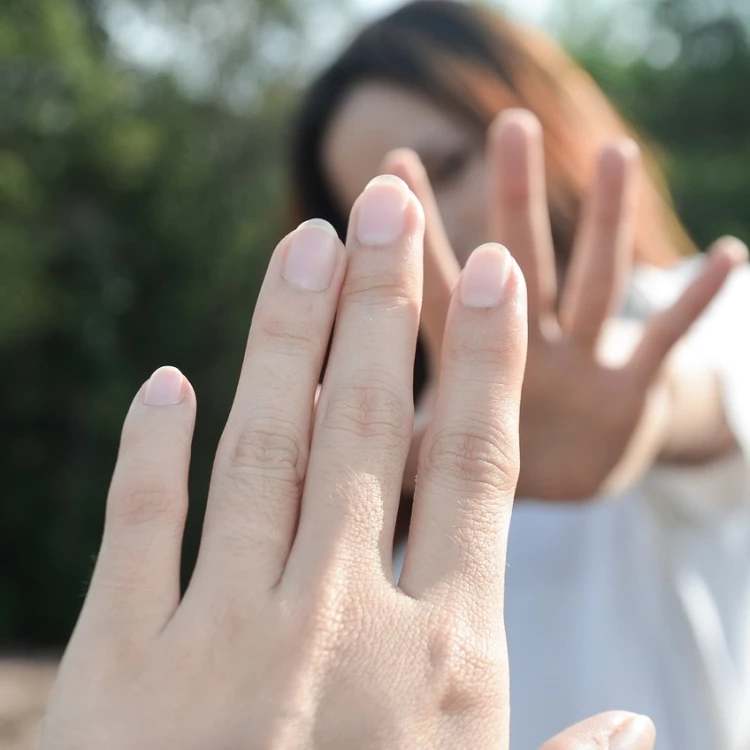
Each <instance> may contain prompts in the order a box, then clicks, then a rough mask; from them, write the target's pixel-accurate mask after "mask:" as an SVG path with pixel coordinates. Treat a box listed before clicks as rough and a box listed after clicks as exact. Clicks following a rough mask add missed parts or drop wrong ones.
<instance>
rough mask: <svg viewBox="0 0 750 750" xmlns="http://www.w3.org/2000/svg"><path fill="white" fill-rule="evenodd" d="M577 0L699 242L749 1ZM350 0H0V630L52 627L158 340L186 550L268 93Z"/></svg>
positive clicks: (736, 131) (25, 642)
mask: <svg viewBox="0 0 750 750" xmlns="http://www.w3.org/2000/svg"><path fill="white" fill-rule="evenodd" d="M610 5H611V4H610ZM594 6H597V3H596V2H594V0H591V1H590V2H586V1H585V0H569V1H568V2H566V3H562V4H561V5H560V6H559V8H558V10H557V11H556V13H555V14H554V18H553V19H552V20H551V21H550V27H551V28H552V29H553V31H554V32H555V33H556V35H557V36H558V37H559V38H560V39H562V40H563V42H564V43H565V44H566V45H567V46H568V47H569V48H570V49H571V50H572V51H573V52H574V53H575V54H576V55H577V56H578V57H579V59H581V60H582V61H583V63H584V64H585V65H586V67H587V68H588V69H589V70H590V71H591V72H592V73H593V75H594V76H595V77H596V78H597V79H598V80H599V81H600V82H601V83H602V85H603V86H604V88H605V90H606V91H607V92H608V93H609V94H610V95H611V96H613V97H614V99H615V100H616V101H617V102H618V103H619V105H620V106H621V108H622V109H623V110H624V112H625V113H626V114H627V115H628V116H630V117H631V118H632V119H633V120H634V121H635V122H636V123H637V124H639V125H640V126H641V128H642V129H643V130H644V132H645V133H646V134H647V135H648V136H649V137H650V138H651V139H652V140H653V141H655V142H656V143H658V144H660V145H661V147H662V151H661V153H662V155H663V160H664V165H665V168H666V169H667V173H668V175H669V178H670V182H671V184H672V186H673V189H674V194H675V198H676V202H677V205H678V208H679V209H680V212H681V214H682V216H683V218H684V219H685V221H686V223H687V225H688V227H689V229H690V230H691V232H692V233H693V235H694V237H695V238H696V240H697V241H698V242H699V244H701V245H703V246H704V245H706V244H708V243H709V242H710V241H711V240H712V239H714V238H715V237H716V236H718V235H720V234H724V233H734V234H737V235H739V236H740V237H742V238H743V239H745V240H746V241H748V240H750V208H749V207H750V46H749V42H748V40H749V36H748V34H749V29H750V17H749V14H748V11H749V10H750V5H747V4H746V1H745V0H737V1H736V2H734V3H732V2H730V0H723V1H721V0H712V1H711V2H709V1H708V0H648V1H645V2H642V3H632V2H631V3H627V4H626V5H623V6H622V7H620V8H615V6H614V5H612V6H611V7H610V6H607V8H608V9H607V10H605V11H600V12H597V13H594V12H593V8H594ZM622 14H626V15H627V18H628V19H629V20H628V21H627V22H623V20H622V18H623V15H622ZM354 15H355V13H354V10H353V9H350V8H349V7H347V5H346V3H342V2H340V1H339V2H337V1H336V0H213V1H212V2H206V1H205V0H3V2H2V3H0V438H1V441H0V446H1V447H2V450H0V488H2V489H1V491H2V495H1V496H0V646H3V645H4V646H6V647H11V646H12V647H15V648H18V647H29V646H33V647H40V646H57V645H59V644H61V643H63V642H64V641H65V640H66V638H67V636H68V635H69V632H70V629H71V627H72V624H73V623H74V621H75V617H76V615H77V612H78V609H79V607H80V604H81V600H82V596H83V593H84V591H85V587H86V582H87V580H88V578H89V576H90V573H91V569H92V564H93V559H94V555H95V554H96V549H97V546H98V542H99V537H100V532H101V525H102V518H103V503H104V498H105V494H106V490H107V485H108V481H109V476H110V472H111V468H112V465H113V461H114V458H115V454H116V449H117V441H118V437H119V431H120V426H121V422H122V418H123V415H124V413H125V410H126V409H127V406H128V404H129V402H130V400H131V398H132V396H133V393H134V391H135V390H136V389H137V388H138V386H139V385H140V384H141V382H142V381H143V380H144V379H145V378H146V377H147V376H148V375H149V373H150V372H151V371H152V370H153V369H155V368H156V367H157V366H159V365H161V364H164V363H172V364H175V365H176V366H178V367H180V368H181V369H182V370H183V371H184V372H185V373H186V374H187V375H188V376H189V377H190V379H191V381H192V382H193V383H194V385H195V387H196V390H197V392H198V394H199V401H200V407H199V417H198V428H197V434H196V440H195V450H194V455H195V459H194V465H193V474H192V479H191V498H192V499H191V502H192V505H191V514H190V519H189V534H188V541H187V544H186V556H185V559H186V569H187V570H189V568H190V565H191V561H192V560H193V558H194V554H195V549H196V542H197V535H198V533H199V527H200V520H201V517H202V510H203V506H202V503H203V497H204V496H205V488H206V486H207V482H208V476H209V472H210V468H211V460H212V453H213V447H214V445H215V443H216V441H217V439H218V436H219V433H220V430H221V426H222V424H223V421H224V418H225V416H226V413H227V411H228V408H229V404H230V400H231V395H232V392H233V388H234V383H235V380H236V375H237V372H238V369H239V362H240V357H241V354H242V350H243V344H244V339H245V336H246V330H247V325H248V322H249V319H250V316H251V313H252V309H253V304H254V300H255V296H256V292H257V289H258V287H259V284H260V281H261V278H262V273H263V271H264V269H265V264H266V262H267V258H268V256H269V252H270V250H271V248H272V247H273V245H274V242H275V240H276V239H277V238H278V237H279V235H280V232H281V231H282V230H283V229H284V228H285V210H286V190H285V157H286V153H285V142H286V136H287V128H288V123H289V118H290V112H291V110H292V107H293V105H294V101H295V98H296V95H297V92H298V91H299V89H300V87H301V86H302V85H303V83H304V81H305V79H306V77H307V76H308V75H309V73H310V69H311V67H314V66H315V65H316V64H319V62H320V61H321V60H323V59H324V57H325V54H326V52H327V50H328V49H329V48H330V47H331V44H332V40H333V39H334V38H336V34H339V35H340V34H341V33H342V31H343V30H345V29H346V28H347V27H348V26H349V24H350V23H351V22H352V20H353V18H354ZM321 29H323V30H326V31H325V33H323V32H321Z"/></svg>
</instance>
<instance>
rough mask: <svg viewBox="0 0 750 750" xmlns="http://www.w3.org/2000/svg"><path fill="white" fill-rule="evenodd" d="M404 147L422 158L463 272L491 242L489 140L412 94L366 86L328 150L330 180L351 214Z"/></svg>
mask: <svg viewBox="0 0 750 750" xmlns="http://www.w3.org/2000/svg"><path fill="white" fill-rule="evenodd" d="M396 148H410V149H412V150H413V151H416V152H417V154H419V156H420V157H421V159H422V161H423V163H424V165H425V168H426V169H427V173H428V174H429V176H430V181H431V182H432V186H433V189H434V190H435V197H436V198H437V202H438V207H439V208H440V212H441V215H442V217H443V221H444V222H445V226H446V230H447V232H448V236H449V237H450V240H451V242H452V243H453V248H454V250H455V252H456V255H457V256H458V259H459V261H460V262H461V264H462V265H463V264H464V263H465V262H466V259H467V258H468V256H469V254H470V253H471V251H472V250H473V249H474V248H475V247H477V246H478V245H480V244H482V243H483V242H485V241H486V240H487V234H486V225H487V200H488V199H487V195H488V190H487V162H486V159H485V146H484V139H483V138H482V137H480V136H479V135H478V134H477V133H476V132H475V131H474V130H472V129H471V128H470V127H469V126H468V125H466V124H465V123H463V122H462V121H461V120H459V119H457V118H455V117H453V116H452V115H450V114H448V113H447V112H445V111H443V110H442V109H440V108H439V107H438V106H436V105H435V104H433V103H431V102H430V101H429V100H428V99H425V98H422V97H420V96H419V95H417V94H413V93H411V92H410V91H408V90H406V89H402V88H400V87H398V86H395V85H391V84H386V83H366V84H362V85H360V86H359V87H358V88H356V89H355V90H354V91H353V92H352V93H351V94H350V95H349V96H348V98H347V99H346V100H345V101H344V103H343V106H342V107H341V108H340V110H339V112H338V113H337V114H336V116H335V118H334V120H333V122H332V124H331V126H330V127H329V129H328V133H327V134H326V138H325V142H324V144H323V159H324V165H325V169H326V171H327V177H328V179H329V181H330V182H331V184H332V187H333V190H334V195H335V197H336V198H337V200H338V201H339V204H340V205H341V207H342V208H343V209H344V210H345V211H347V212H348V211H349V209H350V208H351V206H352V204H353V203H354V201H355V200H356V198H357V196H358V195H359V194H360V192H361V191H362V189H363V188H364V187H365V185H366V184H367V183H368V182H369V181H370V180H371V179H372V178H373V177H375V176H376V175H377V174H379V173H380V169H381V164H382V161H383V159H384V158H385V156H386V155H387V154H388V153H389V152H390V151H392V150H393V149H396Z"/></svg>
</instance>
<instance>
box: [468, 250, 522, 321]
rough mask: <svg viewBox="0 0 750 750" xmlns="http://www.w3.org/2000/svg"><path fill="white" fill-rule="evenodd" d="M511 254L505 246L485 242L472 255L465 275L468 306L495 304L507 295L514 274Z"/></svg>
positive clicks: (481, 306) (480, 306)
mask: <svg viewBox="0 0 750 750" xmlns="http://www.w3.org/2000/svg"><path fill="white" fill-rule="evenodd" d="M512 262H513V261H512V260H511V258H510V254H509V253H508V251H507V250H506V249H505V248H504V247H503V246H502V245H494V244H490V245H482V247H479V248H477V249H476V250H475V251H474V252H473V253H472V254H471V257H470V258H469V260H468V262H467V263H466V266H465V268H464V270H463V273H462V275H461V303H462V304H463V305H464V307H476V308H483V307H495V306H496V305H499V304H500V302H501V301H502V299H503V297H504V296H505V285H506V283H507V281H508V278H509V276H510V270H511V263H512Z"/></svg>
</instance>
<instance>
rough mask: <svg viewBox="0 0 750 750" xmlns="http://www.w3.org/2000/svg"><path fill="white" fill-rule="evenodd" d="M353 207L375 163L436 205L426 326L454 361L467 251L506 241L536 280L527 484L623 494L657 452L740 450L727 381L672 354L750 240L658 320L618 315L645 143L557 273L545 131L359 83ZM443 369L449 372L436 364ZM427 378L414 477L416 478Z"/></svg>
mask: <svg viewBox="0 0 750 750" xmlns="http://www.w3.org/2000/svg"><path fill="white" fill-rule="evenodd" d="M324 159H325V164H326V168H327V173H328V177H329V179H330V180H331V184H332V186H333V188H334V190H335V193H336V195H337V196H338V198H339V200H340V201H341V202H342V205H348V201H349V200H350V199H351V195H352V194H353V193H354V192H356V190H357V188H358V186H359V185H360V184H361V183H363V182H365V181H366V180H367V179H368V175H371V174H374V173H378V172H379V171H387V172H392V173H393V174H398V175H399V176H401V177H402V178H403V179H404V180H406V181H407V182H408V183H409V184H410V185H411V186H412V188H413V189H414V191H415V192H416V194H417V195H418V197H419V198H420V200H421V201H422V203H423V204H424V205H425V210H426V214H427V241H426V258H425V292H424V296H425V307H424V311H423V315H422V332H423V336H424V340H425V342H426V345H427V349H428V356H429V357H430V360H431V362H432V363H433V366H434V365H435V364H436V363H437V362H438V361H439V358H440V352H441V349H442V346H443V344H442V331H443V328H444V324H445V317H446V311H447V304H448V300H449V299H450V295H451V291H452V289H453V288H454V286H455V283H456V279H457V278H458V274H459V270H460V266H461V265H462V264H463V263H464V262H465V258H466V252H467V251H466V248H468V247H470V246H471V244H472V243H476V242H477V241H484V240H487V239H490V240H493V241H498V242H503V243H504V244H505V245H507V246H508V248H509V249H510V251H511V253H512V254H513V255H514V257H515V258H516V260H517V261H518V263H519V265H520V267H521V269H522V271H523V273H524V274H525V276H526V280H527V284H528V287H529V295H528V300H529V318H530V321H529V322H530V332H529V358H528V365H527V371H526V378H525V384H524V393H523V401H522V408H521V447H522V455H523V457H524V462H523V465H522V470H521V476H520V480H519V493H520V494H521V496H524V497H535V498H540V499H549V500H581V499H586V498H590V497H595V496H597V495H600V494H603V493H613V492H618V491H621V490H623V489H625V488H627V487H628V486H630V485H632V484H633V483H634V482H636V481H637V480H638V479H639V478H640V477H641V476H643V475H644V474H645V473H646V472H647V471H648V469H649V468H650V467H651V466H653V464H654V463H656V462H657V461H664V462H675V463H701V462H707V461H712V460H714V459H716V458H718V457H720V456H723V455H725V454H727V453H729V452H731V451H733V450H735V449H736V442H735V440H734V436H733V434H732V433H731V430H730V428H729V425H728V422H727V419H726V415H725V412H724V408H723V404H722V399H721V389H720V384H719V381H718V378H717V376H716V374H715V373H713V372H712V371H711V370H710V369H709V368H706V369H705V370H703V371H700V370H696V369H695V368H692V369H691V370H690V371H689V372H682V371H680V369H679V368H678V366H677V365H676V364H675V363H676V361H677V360H676V359H675V358H674V357H672V356H671V355H672V353H673V351H674V349H675V347H676V346H677V344H678V342H679V341H680V339H681V338H682V337H683V336H684V334H685V333H686V332H687V331H688V329H689V328H690V326H691V325H692V323H693V322H694V321H695V320H696V319H697V318H698V317H699V316H700V314H701V313H702V312H703V311H704V310H705V308H706V307H707V306H708V304H709V303H710V302H711V301H712V299H713V298H714V296H715V295H716V294H717V293H718V291H719V290H720V289H721V287H722V285H723V283H724V281H725V280H726V278H727V277H728V275H729V274H730V272H731V271H732V269H733V268H734V267H736V266H737V265H739V264H740V263H742V262H744V261H745V260H746V257H747V250H746V249H745V248H744V246H743V245H742V244H741V243H740V242H739V241H737V240H734V239H732V238H726V239H724V240H721V241H719V242H717V243H716V245H715V246H714V247H713V248H712V250H711V252H710V253H709V260H708V262H707V263H706V264H705V268H704V270H703V272H702V273H701V274H700V275H699V277H698V279H697V280H696V281H695V282H694V283H693V284H692V285H691V287H690V288H689V289H688V290H687V291H686V292H685V293H684V295H683V297H682V298H680V299H679V300H678V302H677V303H676V304H675V305H674V306H673V307H672V308H670V309H669V310H668V311H666V312H665V313H663V314H661V315H659V316H657V318H656V319H655V320H653V321H650V322H649V323H647V324H645V325H626V324H625V323H624V322H623V321H618V320H616V319H613V318H612V317H611V316H612V315H613V314H615V313H616V311H617V310H618V309H619V306H620V305H621V302H622V297H623V294H624V291H625V289H626V288H627V283H628V277H629V275H630V272H631V268H632V264H633V242H634V234H635V233H634V224H635V215H636V211H635V208H636V200H637V180H638V176H639V166H640V162H639V153H638V149H637V146H636V144H635V143H634V142H632V141H631V140H628V139H623V140H621V141H617V142H613V143H611V144H608V145H607V146H605V148H604V149H602V151H601V152H600V155H599V166H598V172H597V177H596V180H595V183H594V184H593V185H592V187H591V191H590V195H589V197H588V200H587V201H586V204H585V207H584V210H583V215H582V217H581V221H580V226H579V233H578V238H577V240H576V243H575V247H574V253H573V259H572V261H571V265H570V267H569V268H567V269H563V271H564V276H565V283H564V284H563V285H561V286H560V288H558V280H557V276H558V275H559V274H558V269H557V268H556V261H555V257H554V251H553V247H552V238H551V233H550V225H549V215H548V209H547V205H546V190H545V184H544V181H545V175H544V155H543V147H542V133H541V127H540V125H539V123H538V121H537V120H536V118H535V117H534V116H533V115H532V114H531V113H530V112H525V111H522V110H510V111H508V112H505V113H501V115H500V116H499V117H498V119H497V121H496V122H495V124H494V125H493V127H492V128H491V129H490V132H489V134H488V137H487V140H486V143H485V142H484V140H482V139H478V138H477V136H476V134H475V133H474V132H473V131H472V130H471V129H470V128H469V127H467V126H466V125H465V124H464V123H462V122H461V121H459V120H457V119H455V118H453V117H451V116H450V114H449V113H447V112H445V111H443V110H442V109H441V108H439V107H437V106H435V105H434V104H432V103H431V102H430V101H428V100H427V99H425V98H422V97H420V96H418V95H414V94H412V93H411V92H408V91H405V90H402V89H399V88H398V87H396V86H391V85H388V84H381V83H367V84H363V85H360V86H359V87H358V88H357V89H356V90H355V91H354V92H353V93H352V94H351V95H350V96H349V97H348V99H347V100H346V101H345V102H344V104H343V105H342V107H341V108H340V110H339V112H338V113H337V115H336V117H335V118H334V119H333V122H332V124H331V127H330V129H329V131H328V133H327V134H326V138H325V143H324ZM433 371H435V370H434V369H433ZM431 398H432V394H431V391H430V388H429V386H428V389H427V393H426V394H425V397H424V399H423V402H422V403H421V404H420V405H419V410H418V414H417V422H416V425H417V429H416V430H415V434H414V445H413V450H412V454H411V457H410V461H409V462H408V464H407V469H406V473H405V479H404V485H405V489H407V490H412V489H413V487H414V486H415V484H414V482H415V476H416V473H417V468H418V466H417V460H416V459H417V456H418V452H419V445H420V442H421V439H422V434H423V430H424V429H425V427H426V425H428V424H429V420H430V400H431Z"/></svg>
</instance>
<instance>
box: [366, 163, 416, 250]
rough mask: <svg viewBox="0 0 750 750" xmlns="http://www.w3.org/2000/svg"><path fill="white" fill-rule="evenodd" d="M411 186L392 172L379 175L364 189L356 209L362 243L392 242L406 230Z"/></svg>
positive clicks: (374, 244) (379, 243) (384, 243)
mask: <svg viewBox="0 0 750 750" xmlns="http://www.w3.org/2000/svg"><path fill="white" fill-rule="evenodd" d="M408 203H409V188H408V187H407V185H406V183H405V182H404V181H403V180H401V179H399V178H398V177H394V176H393V175H381V176H380V177H376V178H375V179H374V180H373V181H372V182H371V183H370V184H369V185H368V186H367V187H366V188H365V190H364V192H363V193H362V197H361V198H360V201H359V205H358V208H357V240H359V242H360V243H361V244H362V245H370V246H377V245H389V244H391V243H392V242H395V241H396V240H397V239H398V238H399V237H400V236H401V234H402V233H403V231H404V227H405V225H406V206H407V205H408Z"/></svg>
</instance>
